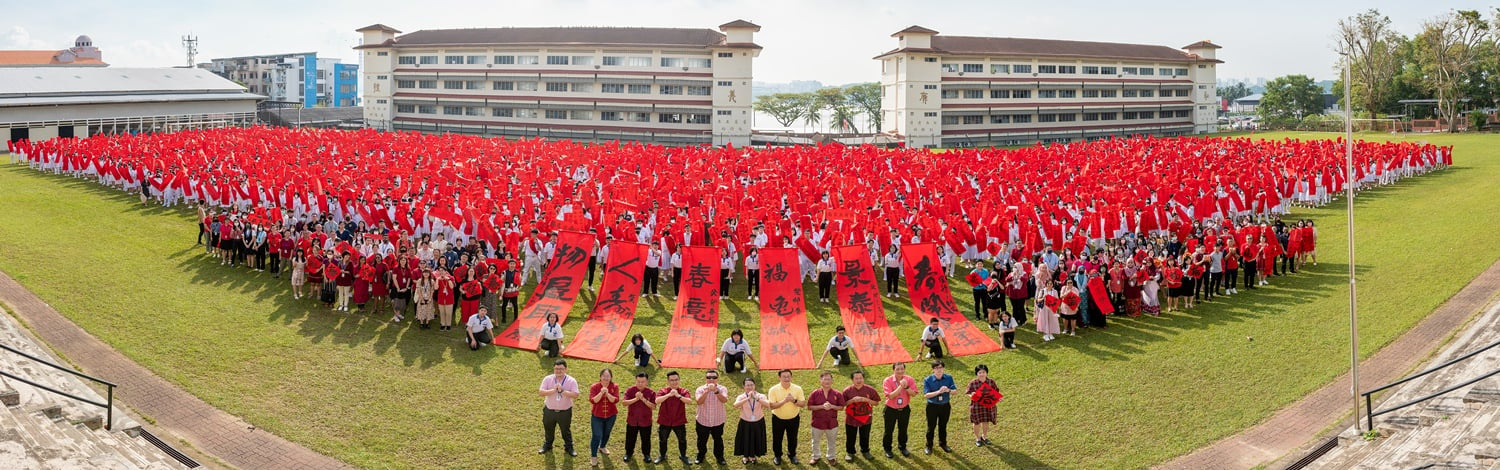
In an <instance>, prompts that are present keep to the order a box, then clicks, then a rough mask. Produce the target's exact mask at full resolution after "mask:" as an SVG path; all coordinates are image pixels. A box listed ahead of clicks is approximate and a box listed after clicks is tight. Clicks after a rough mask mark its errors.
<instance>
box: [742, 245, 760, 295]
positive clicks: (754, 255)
mask: <svg viewBox="0 0 1500 470" xmlns="http://www.w3.org/2000/svg"><path fill="white" fill-rule="evenodd" d="M745 290H746V294H747V295H746V297H745V298H746V299H748V300H757V299H760V250H759V249H757V248H750V252H749V253H746V254H745Z"/></svg>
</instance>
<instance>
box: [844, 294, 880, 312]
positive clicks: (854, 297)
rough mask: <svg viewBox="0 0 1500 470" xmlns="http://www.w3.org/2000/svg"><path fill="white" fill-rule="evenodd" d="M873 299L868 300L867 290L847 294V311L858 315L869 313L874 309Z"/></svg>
mask: <svg viewBox="0 0 1500 470" xmlns="http://www.w3.org/2000/svg"><path fill="white" fill-rule="evenodd" d="M874 306H875V305H874V301H873V300H870V293H869V292H855V293H853V294H850V295H849V311H851V312H854V313H858V314H860V315H869V314H870V312H871V311H872V310H873V309H874Z"/></svg>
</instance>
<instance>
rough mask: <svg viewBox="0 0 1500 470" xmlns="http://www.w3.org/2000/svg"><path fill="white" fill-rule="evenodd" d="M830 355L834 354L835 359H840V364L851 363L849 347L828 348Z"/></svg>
mask: <svg viewBox="0 0 1500 470" xmlns="http://www.w3.org/2000/svg"><path fill="white" fill-rule="evenodd" d="M828 355H829V356H833V360H835V361H839V364H843V365H848V364H851V362H850V361H849V350H848V349H839V348H828Z"/></svg>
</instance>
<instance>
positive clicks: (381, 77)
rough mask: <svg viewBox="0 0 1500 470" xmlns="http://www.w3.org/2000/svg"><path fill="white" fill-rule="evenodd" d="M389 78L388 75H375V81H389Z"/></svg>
mask: <svg viewBox="0 0 1500 470" xmlns="http://www.w3.org/2000/svg"><path fill="white" fill-rule="evenodd" d="M389 78H391V76H390V75H376V76H375V79H376V80H386V79H389Z"/></svg>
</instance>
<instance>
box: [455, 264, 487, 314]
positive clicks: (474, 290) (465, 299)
mask: <svg viewBox="0 0 1500 470" xmlns="http://www.w3.org/2000/svg"><path fill="white" fill-rule="evenodd" d="M468 275H469V276H468V279H466V280H464V282H463V284H460V285H459V286H458V294H459V301H458V310H459V311H460V312H463V318H462V319H461V320H460V321H459V323H461V324H468V323H469V317H471V316H474V314H475V313H478V312H479V299H480V298H481V297H484V284H483V283H481V282H479V280H478V279H474V270H473V269H470V270H469V271H468Z"/></svg>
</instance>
